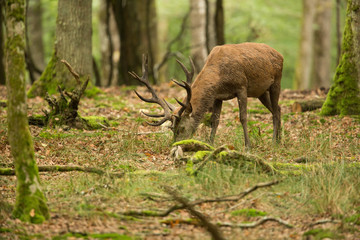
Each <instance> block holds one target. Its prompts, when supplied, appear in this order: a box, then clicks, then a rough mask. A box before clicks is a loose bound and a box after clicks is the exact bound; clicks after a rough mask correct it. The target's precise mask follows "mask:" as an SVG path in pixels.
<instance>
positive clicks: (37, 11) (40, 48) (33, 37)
mask: <svg viewBox="0 0 360 240" xmlns="http://www.w3.org/2000/svg"><path fill="white" fill-rule="evenodd" d="M28 3H29V6H28V11H27V16H26V17H27V36H28V43H27V49H28V51H27V52H28V55H29V56H28V57H30V58H31V61H32V63H33V64H34V68H35V69H34V70H35V71H34V73H33V77H34V79H35V80H36V79H38V78H39V77H40V76H41V75H40V73H39V72H38V71H36V70H40V71H42V70H43V69H44V68H45V63H44V59H45V58H44V44H43V29H42V19H41V16H42V8H41V0H31V1H29V0H28Z"/></svg>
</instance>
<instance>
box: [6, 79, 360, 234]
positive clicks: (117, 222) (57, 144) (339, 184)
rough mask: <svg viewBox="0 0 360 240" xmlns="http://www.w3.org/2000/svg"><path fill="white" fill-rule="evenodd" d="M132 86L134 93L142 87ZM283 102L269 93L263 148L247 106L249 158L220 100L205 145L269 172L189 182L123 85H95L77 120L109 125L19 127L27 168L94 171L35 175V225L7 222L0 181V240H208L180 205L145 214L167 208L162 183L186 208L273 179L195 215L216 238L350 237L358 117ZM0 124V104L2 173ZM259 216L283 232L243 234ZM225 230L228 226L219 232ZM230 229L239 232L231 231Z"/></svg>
mask: <svg viewBox="0 0 360 240" xmlns="http://www.w3.org/2000/svg"><path fill="white" fill-rule="evenodd" d="M138 89H139V91H140V92H142V91H144V88H142V87H139V88H138ZM157 90H158V91H159V92H164V91H169V96H171V97H174V96H176V97H178V98H181V96H179V94H178V93H179V91H178V88H177V87H175V86H173V85H169V84H162V85H161V86H158V87H157ZM0 92H1V94H0V96H1V97H0V98H2V99H0V100H4V99H5V96H6V93H5V89H4V88H3V87H2V88H0ZM182 94H185V93H182ZM3 96H4V97H3ZM305 97H308V98H311V97H313V96H305ZM28 101H29V114H30V115H33V114H41V112H42V110H44V108H46V103H45V101H44V100H43V99H41V98H34V99H29V100H28ZM171 101H174V100H170V102H171ZM293 101H294V99H291V98H286V97H284V96H282V97H281V101H280V106H281V108H282V133H281V135H282V140H281V142H280V143H279V144H277V145H274V144H273V143H272V118H271V114H270V113H269V112H268V111H267V110H266V109H265V107H263V106H262V105H261V103H260V102H259V101H258V100H255V99H249V107H248V121H249V122H248V126H249V131H250V140H251V143H252V149H251V150H249V151H246V149H245V147H244V138H243V133H242V127H241V124H240V123H239V118H238V106H237V103H236V100H232V101H228V102H225V103H224V107H223V111H222V115H221V120H220V126H219V129H218V133H217V136H216V138H215V143H214V145H213V147H214V149H217V148H219V147H221V146H226V148H227V149H230V150H234V151H237V152H238V153H239V154H244V155H245V154H246V155H247V156H254V157H256V158H259V159H262V160H264V161H265V162H266V163H268V164H270V165H271V166H272V167H273V168H274V169H276V170H277V171H273V172H271V171H270V172H265V171H261V169H259V168H258V167H256V166H255V165H241V166H240V165H231V164H230V165H229V164H222V163H221V162H217V161H211V160H210V161H209V162H208V163H207V164H206V165H204V166H203V167H202V169H201V171H198V173H197V174H196V175H192V174H189V171H187V169H188V168H189V164H187V163H186V162H175V161H174V160H173V159H172V158H171V156H169V154H170V152H171V149H172V142H171V140H172V133H171V131H170V130H168V128H167V127H165V126H164V127H158V128H154V127H150V126H148V125H147V124H146V123H145V120H147V119H146V118H145V116H143V115H141V114H140V109H147V110H148V109H150V110H151V111H153V112H157V111H160V110H159V109H158V108H157V107H156V106H152V105H151V104H146V103H143V102H141V101H140V100H139V99H138V98H137V97H136V96H135V94H134V93H133V92H132V89H129V88H119V87H117V88H109V89H103V90H102V93H99V94H98V95H97V96H96V97H95V98H92V99H89V98H84V99H82V101H81V102H80V105H79V114H80V115H81V116H84V117H86V116H102V117H106V118H107V119H108V120H109V124H110V126H104V128H102V129H97V130H93V131H89V130H77V129H73V128H68V127H59V126H56V127H54V128H50V127H49V128H41V127H37V126H30V130H31V134H32V136H33V139H34V147H35V157H36V160H37V164H38V166H44V165H45V166H62V165H70V166H82V167H93V168H99V169H101V170H102V171H104V172H105V174H94V173H89V172H79V171H70V172H57V171H52V172H41V173H40V179H41V181H42V182H41V184H42V188H43V191H44V194H45V195H46V198H47V200H48V205H49V209H50V212H51V219H50V220H49V221H47V222H45V223H43V224H38V225H37V224H35V225H34V224H28V223H22V222H20V221H19V220H15V219H13V218H12V217H11V214H12V209H13V206H14V203H15V188H16V185H15V184H16V178H15V177H14V176H0V192H1V194H0V195H1V198H0V236H1V238H2V237H4V238H6V239H144V238H149V239H176V238H178V239H211V236H210V235H209V233H208V232H207V231H206V229H205V228H203V227H202V226H201V223H200V222H199V221H198V220H197V219H195V218H194V217H193V216H192V215H191V214H189V213H188V212H187V210H186V209H180V210H177V211H173V212H171V213H170V214H169V215H166V216H155V215H156V214H158V213H161V212H164V211H166V210H167V209H169V208H170V207H172V206H174V205H176V204H177V203H176V201H174V200H173V198H172V197H171V196H170V195H168V193H167V192H166V191H165V189H166V187H172V188H173V189H175V190H176V191H177V192H178V193H179V194H180V195H181V196H182V197H183V198H185V199H188V200H189V201H194V200H201V199H212V198H222V197H225V196H234V195H238V194H239V193H241V192H243V191H245V190H246V189H249V188H251V187H253V186H255V185H257V184H260V183H267V182H273V181H279V183H277V184H274V185H271V186H269V187H266V188H265V187H264V188H259V189H257V190H256V191H253V192H251V193H249V194H248V195H246V196H245V197H243V198H241V199H239V200H238V201H235V202H215V203H204V204H201V205H198V206H196V207H195V208H196V209H197V210H198V211H199V212H201V213H203V214H204V215H205V216H207V219H208V220H209V221H211V222H212V223H218V225H219V226H221V227H219V229H220V231H221V232H222V233H223V235H224V236H225V237H226V238H227V239H302V238H303V237H309V236H312V237H313V239H323V238H325V237H327V238H331V239H358V238H360V199H359V196H360V179H359V173H360V164H359V163H360V154H359V151H360V140H359V139H360V127H359V126H360V118H359V116H347V117H342V118H340V117H337V116H335V117H323V116H320V115H319V112H320V110H316V111H312V112H306V113H292V112H291V111H290V109H291V108H290V106H291V104H292V103H293ZM173 103H175V102H173ZM6 121H7V120H6V108H4V107H0V164H1V166H0V168H13V160H12V158H11V156H10V149H9V148H10V147H9V144H8V141H7V123H6ZM209 133H210V129H209V128H208V127H206V126H205V124H203V125H201V126H200V128H199V129H198V130H197V132H196V135H195V136H194V138H195V139H197V140H200V141H204V139H206V138H207V137H208V135H209ZM250 159H251V157H250ZM194 166H195V163H194ZM190 167H192V166H190ZM112 173H123V175H121V176H120V177H119V176H114V175H112ZM140 213H141V214H140ZM264 218H277V219H281V220H282V221H284V222H286V223H288V224H289V225H288V226H287V225H285V224H281V223H280V222H276V221H275V222H270V221H269V222H265V223H263V224H262V225H261V226H256V227H244V226H248V225H246V224H251V223H254V222H257V221H259V220H261V219H264ZM225 223H226V224H232V226H228V227H226V226H224V225H221V224H225ZM236 224H245V225H244V226H242V227H240V226H239V227H236V226H235V225H236Z"/></svg>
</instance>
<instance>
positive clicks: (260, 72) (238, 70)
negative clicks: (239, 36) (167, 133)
mask: <svg viewBox="0 0 360 240" xmlns="http://www.w3.org/2000/svg"><path fill="white" fill-rule="evenodd" d="M282 67H283V57H282V55H281V54H280V53H279V52H277V51H276V50H275V49H273V48H271V47H269V46H268V45H266V44H261V43H242V44H229V45H223V46H217V47H215V48H214V49H213V50H212V51H211V53H210V54H209V56H208V58H207V61H206V63H205V66H204V67H203V69H202V71H201V72H200V73H199V75H198V76H197V78H196V79H195V81H194V83H193V84H192V85H191V92H192V98H191V101H190V103H191V107H192V111H191V112H190V111H185V113H184V114H183V116H181V119H179V121H178V123H177V124H176V125H177V126H174V128H175V131H174V137H175V140H180V139H184V138H188V137H190V136H191V135H192V134H193V133H194V132H195V130H196V128H197V126H198V125H199V123H200V121H201V119H202V118H203V116H204V114H205V113H206V112H207V111H210V110H212V112H213V116H212V131H211V136H210V140H211V141H213V140H214V137H215V133H216V129H217V126H218V124H219V118H220V112H221V105H222V101H224V100H229V99H232V98H235V97H237V99H238V103H239V114H240V122H241V124H242V126H243V129H244V136H245V145H246V146H250V141H249V136H248V132H247V123H246V121H247V116H246V108H247V97H255V98H259V99H260V101H261V102H262V103H263V104H264V105H265V106H266V107H267V108H268V109H269V111H270V112H271V113H272V114H273V125H274V135H273V139H274V140H278V139H279V138H280V107H279V105H278V100H279V94H280V81H281V76H282ZM182 119H184V120H182Z"/></svg>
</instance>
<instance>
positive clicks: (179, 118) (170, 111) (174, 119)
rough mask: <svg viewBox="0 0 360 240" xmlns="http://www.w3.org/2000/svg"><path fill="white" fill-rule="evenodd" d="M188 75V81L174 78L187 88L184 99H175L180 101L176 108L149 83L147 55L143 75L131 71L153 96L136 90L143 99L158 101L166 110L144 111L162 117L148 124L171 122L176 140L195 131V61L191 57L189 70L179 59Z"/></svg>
mask: <svg viewBox="0 0 360 240" xmlns="http://www.w3.org/2000/svg"><path fill="white" fill-rule="evenodd" d="M176 61H177V62H178V63H179V65H180V66H181V68H182V69H183V71H184V72H185V75H186V81H181V82H179V81H176V80H172V81H173V82H174V83H175V84H177V85H178V86H180V87H182V88H184V89H185V90H186V93H187V96H186V98H185V100H184V101H180V100H178V99H177V98H175V100H176V101H177V102H178V103H179V105H180V107H178V108H175V107H174V106H173V105H171V104H170V103H168V102H167V101H165V99H161V98H159V97H158V96H157V94H156V92H155V90H154V89H153V88H152V86H151V85H150V83H149V80H148V58H147V55H145V54H144V55H143V63H142V74H143V75H142V76H141V77H139V76H138V75H137V74H136V73H135V72H129V73H130V75H131V76H132V77H134V78H135V79H137V80H139V81H140V82H141V83H143V84H144V85H145V86H146V88H147V89H148V90H149V92H150V93H151V95H152V97H151V98H145V97H143V96H141V95H140V94H139V93H138V92H137V91H136V90H135V93H136V95H137V96H138V97H139V98H140V99H141V100H143V101H144V102H148V103H156V104H158V105H160V106H161V107H162V108H163V110H164V112H163V113H161V114H149V113H145V112H142V113H143V114H144V115H145V116H148V117H152V118H161V119H160V120H159V121H153V122H147V124H149V125H151V126H160V125H162V124H163V123H165V122H166V121H170V122H171V126H170V129H171V130H172V131H173V133H174V141H179V140H183V139H187V138H190V137H191V136H192V135H193V133H194V132H195V128H194V124H193V122H194V120H193V119H192V118H191V112H192V106H191V103H190V100H191V83H192V78H193V76H194V63H193V61H192V60H191V59H190V62H191V67H192V69H191V71H188V70H187V68H186V67H185V65H184V64H183V63H181V62H180V61H179V60H176Z"/></svg>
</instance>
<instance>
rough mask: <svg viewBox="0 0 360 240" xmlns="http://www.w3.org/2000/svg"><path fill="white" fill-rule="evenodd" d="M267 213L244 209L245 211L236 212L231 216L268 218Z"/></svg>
mask: <svg viewBox="0 0 360 240" xmlns="http://www.w3.org/2000/svg"><path fill="white" fill-rule="evenodd" d="M266 215H267V213H266V212H263V211H260V210H257V209H253V208H249V209H248V208H244V209H240V210H235V211H232V212H231V216H234V217H235V216H244V217H263V216H266Z"/></svg>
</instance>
